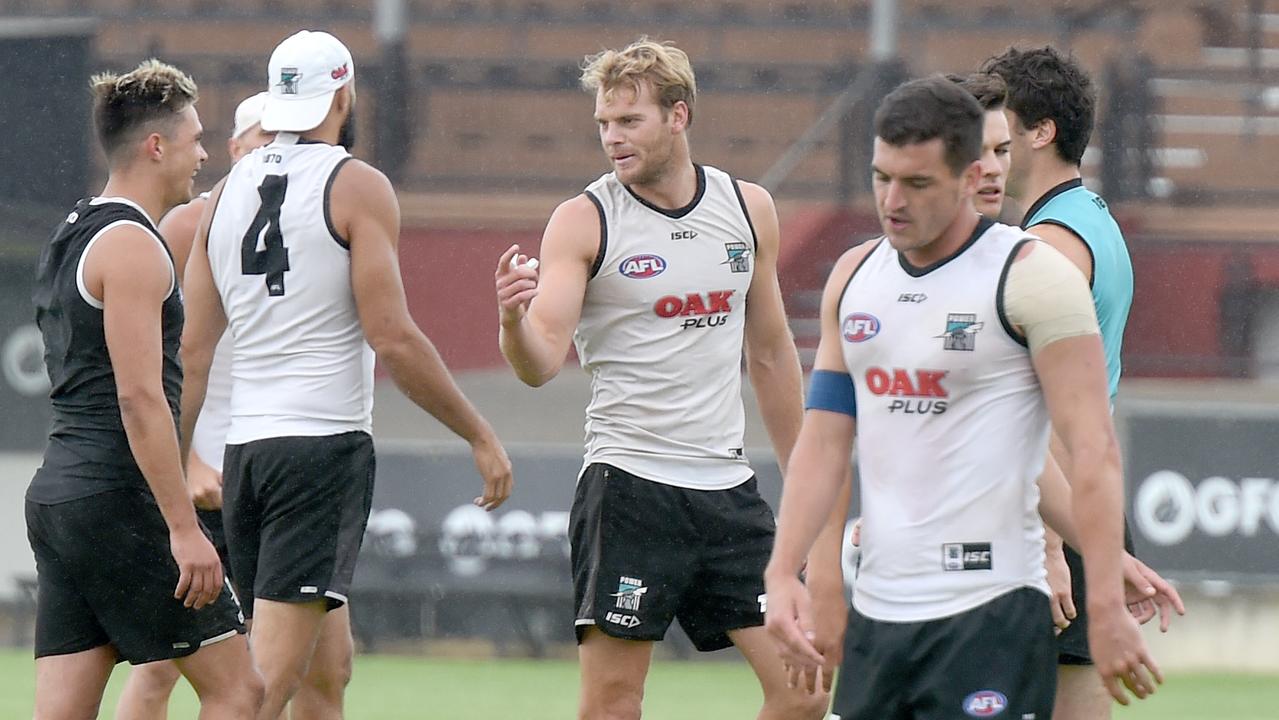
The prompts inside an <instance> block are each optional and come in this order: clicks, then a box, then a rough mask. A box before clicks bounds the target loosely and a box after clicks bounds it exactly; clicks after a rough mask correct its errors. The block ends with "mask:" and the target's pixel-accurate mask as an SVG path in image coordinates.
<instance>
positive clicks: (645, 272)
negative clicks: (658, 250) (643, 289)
mask: <svg viewBox="0 0 1279 720" xmlns="http://www.w3.org/2000/svg"><path fill="white" fill-rule="evenodd" d="M665 269H666V261H665V260H663V259H661V258H660V257H658V256H656V255H632V256H630V257H628V258H626V259H625V260H623V261H622V264H621V265H618V266H617V270H618V272H620V273H622V274H623V275H625V276H626V277H628V278H630V279H632V280H643V279H644V278H651V277H656V276H658V275H661V274H662V271H663V270H665Z"/></svg>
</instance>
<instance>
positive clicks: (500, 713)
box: [0, 651, 1279, 720]
mask: <svg viewBox="0 0 1279 720" xmlns="http://www.w3.org/2000/svg"><path fill="white" fill-rule="evenodd" d="M126 674H127V669H126V668H125V667H124V666H121V667H120V668H117V672H116V673H115V675H114V676H113V677H112V678H111V685H110V687H109V689H108V691H107V700H106V701H105V702H104V703H103V712H102V717H103V718H112V717H114V713H113V712H112V710H113V709H114V705H115V698H116V697H118V695H119V692H120V687H121V686H122V685H123V682H124V677H125V675H126ZM34 686H35V685H34V675H33V670H32V661H31V658H30V655H29V654H27V653H25V652H20V651H5V652H3V653H0V717H2V718H24V717H31V698H32V693H33V689H34ZM576 698H577V667H576V665H575V664H574V663H572V662H568V661H560V660H546V661H536V660H483V661H476V660H443V659H427V658H417V657H392V656H363V657H360V658H358V659H357V661H356V666H355V679H354V681H353V682H352V684H351V688H350V691H349V692H348V694H347V717H349V718H350V719H351V720H410V719H411V720H427V719H430V720H435V719H438V720H487V719H488V718H497V717H518V718H521V719H522V720H566V719H568V718H572V717H573V716H574V708H575V707H576ZM758 705H759V690H758V689H757V688H756V687H755V685H754V682H753V680H752V678H751V676H750V672H749V670H747V668H746V666H745V665H744V664H738V663H722V662H707V663H679V662H659V663H657V664H655V665H654V666H653V671H652V674H651V675H650V680H649V686H648V692H647V699H646V700H645V703H644V716H645V717H646V718H653V719H655V720H710V719H714V720H719V719H721V718H723V719H725V720H730V719H732V720H735V719H737V718H742V719H743V720H749V719H750V718H753V717H755V711H756V710H757V709H758ZM195 716H196V701H195V696H194V695H193V694H192V693H191V691H190V689H189V688H187V687H186V686H185V684H182V685H180V687H179V691H178V693H177V694H176V696H175V698H174V702H173V705H172V707H171V712H170V717H171V718H174V720H185V719H186V718H194V717H195ZM1115 717H1116V718H1117V719H1118V720H1274V719H1275V718H1279V677H1273V676H1271V677H1266V676H1257V675H1224V674H1196V675H1174V676H1172V677H1170V678H1169V679H1168V682H1167V684H1166V685H1165V686H1164V687H1163V688H1162V689H1161V690H1160V692H1159V693H1158V694H1157V695H1156V696H1155V697H1154V698H1151V699H1150V700H1147V701H1145V702H1142V703H1139V704H1137V705H1135V706H1133V707H1132V708H1130V709H1124V708H1120V709H1119V711H1118V712H1116V714H1115Z"/></svg>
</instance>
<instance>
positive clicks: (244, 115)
mask: <svg viewBox="0 0 1279 720" xmlns="http://www.w3.org/2000/svg"><path fill="white" fill-rule="evenodd" d="M266 96H267V92H266V91H265V90H264V91H262V92H260V93H258V94H257V95H250V96H249V97H246V98H245V99H243V100H241V101H240V104H239V105H237V106H236V108H235V128H233V129H232V130H231V139H232V140H234V139H236V138H238V137H240V136H241V135H243V134H244V133H246V132H248V131H249V128H251V127H253V126H254V125H257V124H258V123H260V122H262V108H264V107H266Z"/></svg>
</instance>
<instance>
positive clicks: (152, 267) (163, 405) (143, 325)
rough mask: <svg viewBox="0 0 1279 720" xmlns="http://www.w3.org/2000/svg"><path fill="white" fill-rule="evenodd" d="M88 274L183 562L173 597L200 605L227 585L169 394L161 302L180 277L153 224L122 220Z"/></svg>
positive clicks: (125, 411) (145, 461) (147, 474)
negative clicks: (190, 483) (198, 508)
mask: <svg viewBox="0 0 1279 720" xmlns="http://www.w3.org/2000/svg"><path fill="white" fill-rule="evenodd" d="M85 280H86V285H87V286H88V288H89V290H90V292H91V293H94V294H95V296H96V297H98V298H100V299H101V301H102V304H103V310H102V325H103V332H104V335H105V337H106V343H107V352H108V354H109V355H110V358H111V369H112V373H113V375H114V377H115V383H116V394H117V398H118V400H119V404H120V419H121V421H122V422H123V424H124V431H125V435H126V436H127V438H128V441H129V449H130V450H131V451H132V453H133V457H134V460H135V461H136V462H137V464H138V469H139V470H141V471H142V476H143V477H144V478H145V479H146V482H147V485H148V487H150V489H151V494H152V495H153V496H154V497H155V500H156V504H157V505H158V506H159V509H160V513H161V515H163V517H164V521H165V524H166V525H168V527H169V536H170V544H171V547H172V552H173V557H174V560H175V561H176V562H177V564H178V569H179V580H178V585H177V588H176V589H175V591H174V597H177V598H180V599H182V600H183V602H184V603H185V604H186V605H187V606H189V607H197V608H198V607H202V606H203V605H205V604H207V603H210V602H212V601H213V600H214V599H216V598H217V596H218V594H219V593H220V592H221V590H222V566H221V563H220V562H219V561H218V556H217V553H216V552H215V551H214V550H213V546H212V545H210V544H209V542H208V539H207V538H205V537H204V534H203V533H202V531H201V530H200V527H199V524H198V523H197V521H196V518H195V508H194V507H193V506H192V505H191V500H190V498H189V497H188V495H187V489H186V484H185V482H184V479H183V476H182V463H181V460H180V455H179V454H178V435H177V428H176V427H175V426H174V423H173V414H172V412H171V410H170V408H169V403H168V400H167V399H166V398H165V395H164V384H163V379H162V378H163V372H164V370H163V365H164V350H163V346H162V336H163V329H162V323H163V320H162V306H163V303H164V301H165V299H166V298H167V297H168V296H169V293H170V292H172V290H173V283H174V280H175V277H174V274H173V272H172V270H171V268H170V266H169V259H168V256H167V255H166V254H165V252H164V249H163V248H161V247H160V246H159V244H158V243H157V242H156V240H155V238H154V237H152V236H151V234H150V233H149V232H148V231H146V230H143V229H142V228H140V227H137V226H133V225H125V226H121V227H119V228H116V229H114V230H111V231H109V232H107V233H106V234H105V235H103V236H102V238H101V239H100V240H99V241H98V242H97V243H96V244H95V246H94V247H93V248H92V249H91V250H90V252H89V256H88V257H87V258H85Z"/></svg>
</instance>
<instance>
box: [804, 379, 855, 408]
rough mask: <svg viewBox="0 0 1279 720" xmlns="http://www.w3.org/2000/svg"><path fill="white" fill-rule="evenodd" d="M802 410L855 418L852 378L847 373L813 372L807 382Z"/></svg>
mask: <svg viewBox="0 0 1279 720" xmlns="http://www.w3.org/2000/svg"><path fill="white" fill-rule="evenodd" d="M804 409H805V410H827V411H829V412H837V413H843V414H845V415H847V416H849V417H854V418H855V417H857V396H856V394H854V392H853V378H852V377H851V376H849V374H848V373H842V372H835V371H834V370H814V371H813V375H812V377H811V378H810V379H809V381H808V402H807V403H806V404H805V405H804Z"/></svg>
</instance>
